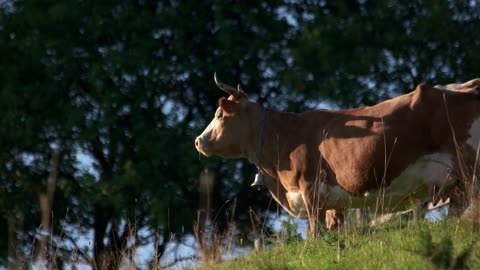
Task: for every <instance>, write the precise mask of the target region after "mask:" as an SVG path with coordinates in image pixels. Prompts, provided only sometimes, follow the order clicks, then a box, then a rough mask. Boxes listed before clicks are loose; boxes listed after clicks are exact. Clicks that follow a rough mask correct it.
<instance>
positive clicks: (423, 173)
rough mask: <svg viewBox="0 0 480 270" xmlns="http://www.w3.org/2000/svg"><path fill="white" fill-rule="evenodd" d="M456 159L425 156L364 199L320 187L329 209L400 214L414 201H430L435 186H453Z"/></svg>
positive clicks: (364, 196) (345, 192)
mask: <svg viewBox="0 0 480 270" xmlns="http://www.w3.org/2000/svg"><path fill="white" fill-rule="evenodd" d="M452 165H453V159H452V156H451V155H450V154H444V153H436V154H431V155H426V156H423V157H421V158H420V159H418V160H417V162H415V163H413V164H411V165H410V166H409V167H407V169H405V170H404V171H403V172H402V173H401V174H400V176H398V177H397V178H395V179H393V180H392V182H391V183H390V185H388V186H382V185H379V188H378V189H375V190H369V191H367V192H365V194H363V196H354V195H352V194H351V193H349V192H347V191H346V190H345V189H343V188H342V187H340V186H329V185H322V186H320V189H319V193H320V196H321V198H325V199H324V200H325V205H326V206H327V207H328V208H370V209H375V210H382V211H397V210H402V209H405V208H408V207H409V206H411V201H412V199H415V200H420V201H421V202H425V201H428V200H431V192H430V191H431V190H432V189H433V187H434V186H436V187H443V186H448V185H450V184H452V179H451V177H450V171H451V168H452Z"/></svg>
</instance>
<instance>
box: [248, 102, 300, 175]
mask: <svg viewBox="0 0 480 270" xmlns="http://www.w3.org/2000/svg"><path fill="white" fill-rule="evenodd" d="M258 115H259V117H258V118H257V119H259V120H258V121H256V122H257V125H256V128H254V129H253V132H252V135H251V137H252V138H253V140H252V143H249V149H248V150H247V158H248V159H249V160H250V162H252V163H253V164H255V165H256V166H257V167H258V168H259V169H260V170H261V171H263V172H264V173H265V172H267V173H268V174H270V175H271V176H274V175H275V174H276V172H277V171H278V169H279V166H278V163H279V160H281V159H284V158H285V157H283V156H281V155H284V154H285V151H283V147H285V144H286V140H287V139H288V138H289V135H291V134H289V133H291V130H292V129H296V127H297V125H298V118H299V115H298V114H294V113H285V112H278V111H275V110H272V109H263V108H262V109H261V110H260V113H259V114H258ZM295 139H296V140H298V139H300V138H295Z"/></svg>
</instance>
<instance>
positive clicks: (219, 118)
mask: <svg viewBox="0 0 480 270" xmlns="http://www.w3.org/2000/svg"><path fill="white" fill-rule="evenodd" d="M222 117H223V113H222V112H219V113H218V114H217V119H218V120H221V119H222Z"/></svg>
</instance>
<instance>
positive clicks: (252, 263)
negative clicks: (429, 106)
mask: <svg viewBox="0 0 480 270" xmlns="http://www.w3.org/2000/svg"><path fill="white" fill-rule="evenodd" d="M479 235H480V233H479V232H478V226H477V225H475V224H474V223H472V222H470V221H468V220H466V219H454V218H449V219H446V220H444V221H440V222H427V221H420V222H405V221H401V220H396V221H391V222H389V223H387V224H383V225H381V226H378V227H375V228H363V229H358V228H344V229H342V230H340V231H338V232H335V233H329V234H324V235H323V236H322V237H320V238H318V239H315V240H312V239H309V240H306V241H304V240H299V239H297V238H295V237H291V238H289V237H284V239H283V241H280V242H279V243H277V244H275V245H271V246H270V247H268V248H266V249H265V250H264V251H260V252H255V251H253V252H251V253H250V254H249V255H248V256H245V257H238V258H236V259H234V260H231V261H226V262H223V263H221V264H216V265H210V266H204V268H203V269H227V270H235V269H242V270H243V269H480V249H479V245H480V243H479V241H478V240H479Z"/></svg>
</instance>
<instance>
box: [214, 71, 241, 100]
mask: <svg viewBox="0 0 480 270" xmlns="http://www.w3.org/2000/svg"><path fill="white" fill-rule="evenodd" d="M213 79H214V80H215V84H216V85H217V86H218V88H220V89H222V90H223V91H225V92H227V93H228V94H230V95H232V96H234V97H237V96H238V92H237V90H236V89H235V88H233V87H231V86H230V85H227V84H224V83H223V82H221V81H219V80H218V79H217V73H216V72H215V73H213Z"/></svg>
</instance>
